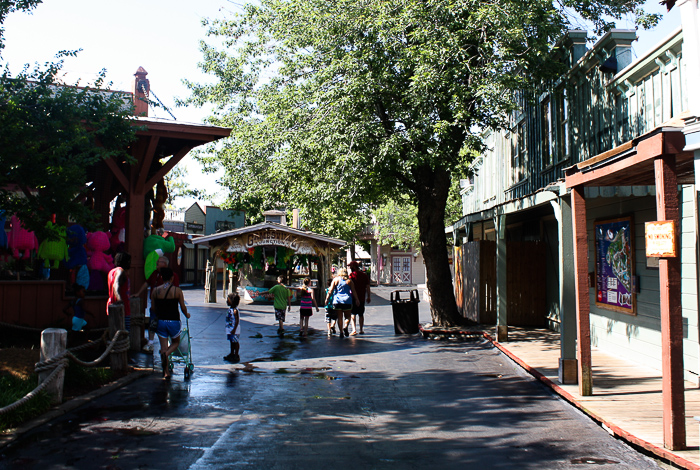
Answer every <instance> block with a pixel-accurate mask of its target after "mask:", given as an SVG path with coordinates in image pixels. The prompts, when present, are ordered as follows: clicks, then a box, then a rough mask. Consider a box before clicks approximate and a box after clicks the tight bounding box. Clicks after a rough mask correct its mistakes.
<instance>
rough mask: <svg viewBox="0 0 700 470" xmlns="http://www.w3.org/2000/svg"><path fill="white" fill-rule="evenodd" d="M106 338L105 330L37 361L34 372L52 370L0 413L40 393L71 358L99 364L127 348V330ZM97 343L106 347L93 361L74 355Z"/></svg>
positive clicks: (1, 409)
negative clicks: (94, 338)
mask: <svg viewBox="0 0 700 470" xmlns="http://www.w3.org/2000/svg"><path fill="white" fill-rule="evenodd" d="M120 336H125V338H121V339H120V338H119V337H120ZM106 338H107V332H106V331H105V333H104V334H103V335H102V338H101V340H99V341H90V342H88V343H85V344H82V345H80V346H76V347H74V348H71V349H66V350H64V351H63V353H61V354H58V355H56V356H54V357H52V358H50V359H47V360H45V361H43V362H37V363H36V365H35V366H34V370H35V372H37V373H41V372H48V371H49V370H52V369H53V370H52V372H51V373H50V374H49V375H48V377H46V379H45V380H44V381H43V382H41V384H39V386H37V387H36V388H35V389H34V390H32V391H31V392H29V393H28V394H26V395H25V396H24V397H22V398H20V399H19V400H17V401H16V402H14V403H12V404H10V405H7V406H5V407H4V408H0V415H3V414H5V413H9V412H10V411H13V410H15V409H17V408H18V407H20V406H22V405H23V404H25V403H27V402H28V401H29V400H31V399H32V398H34V397H35V396H37V395H38V394H39V393H41V391H43V390H44V389H45V388H46V387H47V386H48V385H49V384H50V383H51V382H53V381H54V380H56V378H57V377H58V375H59V373H60V372H61V371H62V370H64V369H65V368H67V367H68V363H69V361H70V360H73V361H74V362H76V363H78V364H80V365H81V366H84V367H95V366H97V365H98V364H100V363H101V362H102V361H103V360H104V359H105V358H106V357H107V356H108V355H109V354H121V353H125V352H127V351H128V350H129V332H128V331H126V330H117V332H116V333H115V334H114V336H113V337H112V339H111V341H107V340H106ZM99 344H106V345H107V347H106V348H105V351H104V352H103V353H102V354H101V355H100V357H98V358H97V359H95V360H93V361H87V362H86V361H83V360H81V359H79V358H78V357H76V356H75V354H74V353H77V352H78V351H82V350H83V349H88V348H93V347H95V346H97V345H99Z"/></svg>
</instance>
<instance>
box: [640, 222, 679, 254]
mask: <svg viewBox="0 0 700 470" xmlns="http://www.w3.org/2000/svg"><path fill="white" fill-rule="evenodd" d="M644 232H645V233H644V238H645V240H646V251H647V257H648V258H651V257H653V258H674V257H675V256H676V223H675V222H674V221H673V220H662V221H659V222H647V223H645V224H644Z"/></svg>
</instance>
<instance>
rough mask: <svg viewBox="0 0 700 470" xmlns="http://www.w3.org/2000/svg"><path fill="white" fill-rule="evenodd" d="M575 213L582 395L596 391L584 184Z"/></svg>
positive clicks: (576, 193)
mask: <svg viewBox="0 0 700 470" xmlns="http://www.w3.org/2000/svg"><path fill="white" fill-rule="evenodd" d="M571 212H572V214H573V217H572V221H573V232H574V233H573V235H574V270H575V272H576V324H577V326H578V330H577V333H578V351H577V354H576V359H577V360H578V390H579V394H580V395H581V396H590V395H593V374H592V373H591V319H590V315H591V299H590V293H589V290H588V289H589V287H588V229H587V228H586V200H585V198H584V196H583V187H582V186H576V187H574V188H572V189H571Z"/></svg>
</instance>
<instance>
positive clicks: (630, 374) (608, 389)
mask: <svg viewBox="0 0 700 470" xmlns="http://www.w3.org/2000/svg"><path fill="white" fill-rule="evenodd" d="M379 289H382V290H389V291H390V290H394V289H398V288H397V287H393V288H389V287H381V288H379ZM195 292H197V291H190V292H189V293H188V301H190V302H194V303H195V304H198V305H199V308H205V306H210V308H211V307H214V305H213V304H202V303H199V299H198V298H197V297H195V296H196V295H198V294H195ZM385 294H386V293H385ZM388 297H389V296H388V295H383V296H382V297H379V296H375V303H374V304H373V305H372V307H380V306H387V305H388V304H389V303H388ZM217 299H218V302H217V305H219V307H218V308H222V306H223V298H222V295H221V292H218V297H217ZM265 308H267V309H272V307H271V306H269V307H260V306H257V305H256V306H255V307H253V306H252V305H250V306H246V305H243V310H244V311H245V312H244V313H245V314H246V315H248V316H250V315H253V316H254V318H255V320H258V318H257V317H258V315H260V313H258V312H259V311H260V312H265V311H266V310H265ZM292 311H293V313H292V314H291V315H290V317H289V318H288V319H287V320H288V323H287V324H288V325H289V328H288V332H291V331H294V332H296V331H298V327H297V326H296V323H297V322H298V314H296V311H298V308H293V309H292ZM322 312H323V310H321V314H315V315H314V316H313V317H312V318H311V322H310V326H311V327H312V329H314V331H315V334H325V331H324V329H325V324H324V323H323V314H322ZM370 312H371V310H370ZM420 314H421V317H420V321H421V323H426V322H429V321H430V316H429V310H428V307H427V303H425V302H422V303H421V313H420ZM266 315H267V314H266V313H262V318H264V317H265V316H266ZM249 318H250V317H249ZM250 319H251V320H252V319H253V318H250ZM268 319H272V315H271V314H270V315H269V316H268ZM269 322H270V323H274V322H273V321H269ZM367 323H368V328H367V331H368V332H370V333H373V328H374V326H373V325H372V317H371V313H370V315H368V318H367ZM244 327H245V324H244ZM384 330H386V327H382V331H381V333H382V334H391V333H392V332H391V331H384ZM217 333H218V331H217ZM484 333H485V336H486V337H487V338H488V339H489V340H491V341H492V342H493V343H494V344H495V345H496V346H497V347H498V348H499V349H501V350H502V351H503V352H504V353H505V354H506V355H508V356H509V357H510V358H511V359H513V360H514V361H515V362H517V363H518V364H519V365H520V366H522V367H523V368H524V369H526V370H527V371H528V372H529V373H531V374H532V375H534V376H535V377H536V378H538V379H539V380H540V381H542V382H543V383H544V384H545V385H547V386H549V387H550V388H552V389H553V390H554V391H555V392H556V393H558V394H559V395H560V396H562V397H563V398H564V399H566V400H567V401H569V402H570V403H571V404H572V405H574V406H576V407H577V408H579V409H580V410H581V411H583V412H584V413H586V414H588V415H589V416H590V417H592V418H593V419H594V420H596V421H597V422H599V423H601V424H602V425H603V427H604V428H605V429H606V430H607V431H608V432H609V433H610V434H613V435H615V436H617V437H619V438H622V439H624V440H626V441H628V442H629V443H631V444H633V445H635V446H638V447H640V448H643V449H646V450H647V451H649V452H651V453H653V454H655V455H657V456H659V457H660V458H662V459H665V460H668V461H670V462H673V463H674V464H675V465H678V466H680V467H682V468H689V469H698V470H700V433H699V429H700V423H698V421H696V420H695V419H694V417H695V416H700V389H699V388H698V386H697V385H696V384H693V383H691V382H686V397H685V399H686V433H687V449H686V450H683V451H670V450H667V449H664V447H663V428H662V393H661V387H662V383H661V373H660V371H658V370H655V369H651V368H649V367H645V366H643V365H641V364H636V363H632V362H630V361H627V360H624V359H621V358H619V357H616V356H613V355H611V354H606V353H604V352H602V351H599V350H597V349H595V348H593V351H592V362H593V393H594V395H593V396H587V397H582V396H580V395H579V393H578V386H577V385H562V384H559V381H558V363H559V355H560V354H559V335H558V333H555V332H552V331H549V330H545V329H524V328H514V327H511V328H510V329H509V341H508V342H506V343H497V342H495V340H494V339H493V338H495V330H494V331H491V330H490V329H488V328H486V329H484ZM244 336H245V337H247V336H248V334H247V332H245V331H244ZM357 338H358V339H359V338H361V337H359V336H358V337H357ZM200 339H201V338H200ZM447 341H449V340H447ZM246 343H247V344H246V345H245V349H247V350H243V352H242V353H241V357H242V361H245V360H246V356H247V357H250V354H251V353H252V354H253V355H255V354H256V353H255V351H254V350H253V351H251V350H250V349H251V347H252V348H253V349H254V348H255V346H256V345H255V343H253V344H251V342H250V341H247V342H246ZM287 353H288V351H279V352H278V355H279V357H272V358H269V359H271V360H273V361H276V360H279V359H283V358H284V357H285V356H286V354H287ZM209 360H211V361H212V362H218V361H220V358H219V357H216V358H215V357H211V358H207V362H208V361H209Z"/></svg>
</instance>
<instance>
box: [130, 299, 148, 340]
mask: <svg viewBox="0 0 700 470" xmlns="http://www.w3.org/2000/svg"><path fill="white" fill-rule="evenodd" d="M130 301H131V328H130V329H129V349H131V350H132V351H141V341H142V339H143V338H144V330H145V327H144V320H145V319H144V312H143V310H142V309H141V299H140V298H139V297H132V298H131V299H130Z"/></svg>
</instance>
